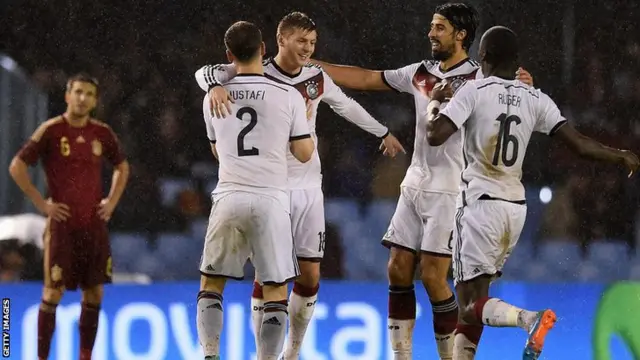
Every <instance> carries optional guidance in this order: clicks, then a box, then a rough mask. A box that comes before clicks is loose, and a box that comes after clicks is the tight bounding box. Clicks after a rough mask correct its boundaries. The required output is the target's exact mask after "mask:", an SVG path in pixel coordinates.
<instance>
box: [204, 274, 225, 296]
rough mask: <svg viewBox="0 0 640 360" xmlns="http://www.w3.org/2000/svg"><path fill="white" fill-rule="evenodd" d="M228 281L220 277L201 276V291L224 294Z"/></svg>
mask: <svg viewBox="0 0 640 360" xmlns="http://www.w3.org/2000/svg"><path fill="white" fill-rule="evenodd" d="M225 283H226V279H225V278H223V277H218V276H204V275H202V276H200V290H201V291H210V292H215V293H218V294H222V292H223V291H224V285H225Z"/></svg>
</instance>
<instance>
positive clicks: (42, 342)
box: [38, 219, 70, 360]
mask: <svg viewBox="0 0 640 360" xmlns="http://www.w3.org/2000/svg"><path fill="white" fill-rule="evenodd" d="M43 245H44V256H43V260H44V289H43V291H42V301H41V303H40V310H39V311H38V359H40V360H45V359H48V358H49V349H50V347H51V338H52V337H53V333H54V331H55V327H56V308H57V306H58V304H59V303H60V300H61V299H62V295H63V293H64V289H65V287H64V280H65V278H64V277H65V276H66V275H67V273H68V272H69V270H70V266H69V265H70V258H69V254H70V252H69V251H68V246H67V233H66V227H65V226H64V224H62V223H58V222H57V221H54V220H51V219H49V220H48V222H47V227H46V229H45V233H44V238H43Z"/></svg>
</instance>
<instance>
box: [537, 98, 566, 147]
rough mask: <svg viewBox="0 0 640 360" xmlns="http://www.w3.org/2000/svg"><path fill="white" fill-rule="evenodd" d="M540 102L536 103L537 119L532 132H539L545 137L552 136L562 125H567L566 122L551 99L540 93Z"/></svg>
mask: <svg viewBox="0 0 640 360" xmlns="http://www.w3.org/2000/svg"><path fill="white" fill-rule="evenodd" d="M538 93H539V94H540V101H539V102H538V109H537V110H538V117H537V121H536V125H535V127H534V129H533V130H534V131H536V132H540V133H543V134H546V135H549V136H551V135H553V134H554V133H555V132H556V131H557V130H558V129H559V128H560V127H561V126H562V125H564V124H566V123H567V120H566V119H565V118H564V116H562V114H561V113H560V109H558V106H557V105H556V103H555V102H554V101H553V100H551V98H550V97H549V96H548V95H547V94H545V93H543V92H541V91H538Z"/></svg>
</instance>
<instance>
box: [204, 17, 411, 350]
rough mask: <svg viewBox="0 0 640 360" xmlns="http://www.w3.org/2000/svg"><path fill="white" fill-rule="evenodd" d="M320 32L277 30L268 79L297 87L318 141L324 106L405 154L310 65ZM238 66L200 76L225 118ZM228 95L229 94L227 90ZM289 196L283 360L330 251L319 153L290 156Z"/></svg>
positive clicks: (296, 24)
mask: <svg viewBox="0 0 640 360" xmlns="http://www.w3.org/2000/svg"><path fill="white" fill-rule="evenodd" d="M316 39H317V31H316V25H315V23H314V22H313V21H312V20H311V19H310V18H309V17H308V16H307V15H305V14H303V13H300V12H293V13H290V14H288V15H286V16H285V17H284V18H283V19H282V20H281V21H280V23H279V25H278V32H277V41H278V54H277V55H276V57H275V58H274V59H269V60H267V61H266V62H265V75H266V76H267V77H269V78H272V79H274V80H276V81H279V82H283V83H286V84H290V85H292V86H294V87H295V88H296V89H298V91H299V92H300V93H301V94H302V95H303V97H304V98H305V99H306V101H307V105H308V112H309V114H308V116H309V128H310V130H311V136H312V137H313V138H314V140H315V138H316V131H315V129H316V118H317V117H316V113H317V108H318V104H319V102H320V101H323V102H325V103H327V104H328V105H329V106H331V108H332V109H333V110H334V111H335V112H336V113H338V114H339V115H341V116H342V117H343V118H345V119H346V120H348V121H350V122H352V123H354V124H355V125H357V126H358V127H360V128H361V129H363V130H365V131H367V132H369V133H371V134H373V135H375V136H377V137H379V138H382V139H383V140H382V141H383V143H384V145H385V147H386V148H387V149H388V150H389V151H388V153H390V154H389V155H391V156H395V154H396V153H397V152H400V151H402V152H403V151H404V149H403V148H402V145H401V144H400V143H399V142H398V140H397V139H396V138H395V137H394V136H393V135H391V134H390V133H389V130H388V129H387V127H385V126H384V125H382V124H380V123H379V122H378V121H376V120H375V119H374V118H373V117H372V116H371V115H369V114H368V113H367V112H366V110H364V109H363V108H362V106H360V105H359V104H358V103H357V102H355V101H354V100H353V99H351V98H349V97H347V96H346V95H345V94H344V93H343V92H342V90H341V89H340V88H339V87H338V86H336V85H335V84H334V83H333V81H332V80H331V78H330V77H329V76H327V74H326V73H324V72H323V71H322V69H321V68H320V67H318V66H315V65H307V62H308V60H309V58H310V57H311V55H312V54H313V51H314V49H315V44H316ZM236 70H237V69H236V68H235V66H234V65H215V66H205V67H203V68H202V69H200V70H198V71H197V72H196V79H197V81H198V84H199V85H200V86H201V87H202V88H203V90H208V89H209V88H210V87H212V89H211V90H210V95H211V97H212V99H213V100H214V103H213V110H214V113H215V112H218V114H219V115H222V114H223V113H224V111H225V109H226V106H228V103H227V104H226V105H225V102H226V100H227V99H228V95H227V93H226V92H225V90H224V89H223V88H222V87H219V86H217V85H218V84H220V83H223V84H225V87H226V82H227V81H228V79H230V78H233V77H234V76H235V74H236ZM227 90H228V89H227ZM220 113H222V114H220ZM288 169H289V184H288V189H289V194H290V201H291V220H292V232H293V238H294V243H295V247H296V254H297V256H298V260H299V263H300V270H301V276H300V277H299V278H297V279H296V281H295V283H294V286H293V291H292V293H291V297H290V299H289V314H290V329H289V336H288V338H287V344H286V348H285V353H284V359H285V360H289V359H297V358H298V357H299V353H300V349H301V345H302V340H303V337H304V334H305V332H306V329H307V325H308V323H309V321H310V320H311V318H312V316H313V311H314V308H315V304H316V301H317V293H318V289H319V280H320V260H321V259H322V257H323V256H324V249H325V243H324V241H325V238H324V234H325V217H324V196H323V193H322V188H321V186H322V175H321V165H320V158H319V157H318V154H317V153H315V154H314V157H313V159H312V160H311V161H310V162H309V163H305V164H302V163H300V162H299V161H297V160H296V159H294V158H293V156H289V168H288ZM262 302H263V299H262V290H261V287H260V285H259V284H258V283H255V284H254V293H253V298H252V319H253V324H254V331H255V332H258V331H259V330H258V329H259V326H260V323H261V319H262Z"/></svg>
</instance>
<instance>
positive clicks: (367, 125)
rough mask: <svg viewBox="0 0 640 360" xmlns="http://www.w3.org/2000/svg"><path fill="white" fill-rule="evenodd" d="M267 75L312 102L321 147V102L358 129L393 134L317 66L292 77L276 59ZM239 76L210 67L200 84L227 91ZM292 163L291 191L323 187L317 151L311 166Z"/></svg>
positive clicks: (199, 76)
mask: <svg viewBox="0 0 640 360" xmlns="http://www.w3.org/2000/svg"><path fill="white" fill-rule="evenodd" d="M263 65H264V73H265V76H267V77H268V78H270V79H273V80H276V81H278V82H282V83H285V84H288V85H291V86H293V87H294V88H296V89H297V90H298V91H299V92H300V94H302V96H303V98H304V99H305V101H311V102H312V105H311V111H312V115H311V119H309V130H310V131H311V136H312V137H313V140H314V142H315V143H316V146H317V143H318V142H317V136H316V118H317V111H318V105H319V103H320V101H324V102H325V103H327V104H328V105H329V106H330V107H331V108H332V109H333V111H335V112H336V113H337V114H338V115H340V116H342V117H343V118H345V119H347V120H348V121H350V122H352V123H353V124H355V125H357V126H358V127H360V128H361V129H363V130H365V131H367V132H369V133H371V134H373V135H375V136H377V137H382V136H385V135H386V134H387V133H388V132H389V130H388V129H387V127H386V126H384V125H382V124H380V123H379V122H378V121H377V120H375V119H374V118H373V117H372V116H371V115H370V114H369V113H368V112H367V111H366V110H365V109H364V108H362V106H360V104H358V103H357V102H356V101H355V100H353V99H351V98H350V97H348V96H347V95H346V94H345V93H344V92H343V91H342V90H341V89H340V87H338V86H337V85H336V84H335V83H334V82H333V80H331V78H330V77H329V75H327V74H326V73H325V72H324V71H322V68H320V67H318V66H316V65H307V66H304V67H303V68H302V70H301V71H300V73H298V74H295V75H291V74H288V73H287V72H285V71H284V70H282V69H281V68H280V67H279V66H278V64H276V62H275V61H274V60H273V59H267V60H265V61H264V64H263ZM235 74H236V70H235V66H234V65H233V64H225V65H207V66H204V67H203V68H201V69H199V70H198V71H197V72H196V74H195V77H196V80H197V81H198V84H199V85H200V87H201V88H202V89H203V90H204V91H208V89H209V86H210V85H211V84H212V82H213V80H214V79H215V80H217V81H218V82H219V83H222V84H224V85H225V87H226V85H227V84H226V83H227V81H228V80H229V79H231V78H233V77H234V76H235ZM288 160H289V189H308V188H318V187H321V186H322V169H321V168H322V167H321V164H320V157H319V156H318V152H317V151H316V152H315V153H314V155H313V158H312V159H311V160H310V161H309V162H307V163H301V162H299V161H298V160H297V159H296V158H294V157H293V155H292V154H291V153H289V154H288Z"/></svg>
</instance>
